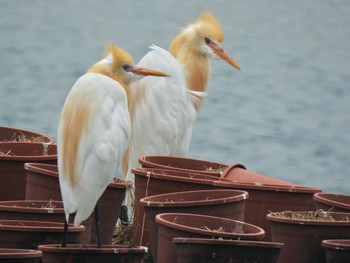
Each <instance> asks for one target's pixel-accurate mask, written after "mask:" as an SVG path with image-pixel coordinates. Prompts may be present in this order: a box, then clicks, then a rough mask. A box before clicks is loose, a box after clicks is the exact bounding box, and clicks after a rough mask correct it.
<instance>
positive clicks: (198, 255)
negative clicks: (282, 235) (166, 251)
mask: <svg viewBox="0 0 350 263" xmlns="http://www.w3.org/2000/svg"><path fill="white" fill-rule="evenodd" d="M173 243H174V244H175V245H176V253H177V263H196V262H201V263H211V262H231V263H241V262H245V263H266V262H269V263H275V262H277V259H278V256H279V254H280V251H281V248H282V247H283V244H282V243H273V242H262V241H247V240H218V239H212V238H182V237H178V238H174V239H173Z"/></svg>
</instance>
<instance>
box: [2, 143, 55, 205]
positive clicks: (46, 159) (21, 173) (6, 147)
mask: <svg viewBox="0 0 350 263" xmlns="http://www.w3.org/2000/svg"><path fill="white" fill-rule="evenodd" d="M0 151H1V152H3V153H9V154H6V155H3V154H1V155H0V201H4V200H23V199H24V197H25V192H26V171H25V170H24V168H23V165H24V164H25V163H26V162H41V163H51V164H55V163H57V146H56V144H45V143H44V144H43V143H24V142H23V143H22V142H15V143H10V142H8V143H1V144H0ZM12 154H14V155H12Z"/></svg>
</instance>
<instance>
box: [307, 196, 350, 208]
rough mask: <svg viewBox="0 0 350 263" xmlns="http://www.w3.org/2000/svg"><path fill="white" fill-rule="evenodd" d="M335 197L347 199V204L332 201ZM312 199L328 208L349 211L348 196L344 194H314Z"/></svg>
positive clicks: (349, 197)
mask: <svg viewBox="0 0 350 263" xmlns="http://www.w3.org/2000/svg"><path fill="white" fill-rule="evenodd" d="M335 196H341V197H345V198H348V199H349V203H343V202H339V201H337V200H334V199H332V198H333V197H335ZM313 199H314V200H315V201H318V202H320V203H325V204H327V205H330V206H336V207H339V208H344V209H348V210H349V211H350V195H345V194H337V193H323V192H321V193H315V194H314V195H313Z"/></svg>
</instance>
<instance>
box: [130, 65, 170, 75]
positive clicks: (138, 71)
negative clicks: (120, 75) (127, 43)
mask: <svg viewBox="0 0 350 263" xmlns="http://www.w3.org/2000/svg"><path fill="white" fill-rule="evenodd" d="M130 71H131V72H132V73H134V74H137V75H143V76H158V77H170V75H168V74H165V73H163V72H161V71H158V70H154V69H148V68H142V67H136V66H134V67H132V68H131V69H130Z"/></svg>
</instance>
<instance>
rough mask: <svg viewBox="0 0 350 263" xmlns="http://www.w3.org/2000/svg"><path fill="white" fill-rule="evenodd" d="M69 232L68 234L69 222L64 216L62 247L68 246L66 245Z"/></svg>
mask: <svg viewBox="0 0 350 263" xmlns="http://www.w3.org/2000/svg"><path fill="white" fill-rule="evenodd" d="M67 234H68V223H67V220H66V218H64V230H63V239H62V247H66V245H67Z"/></svg>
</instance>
